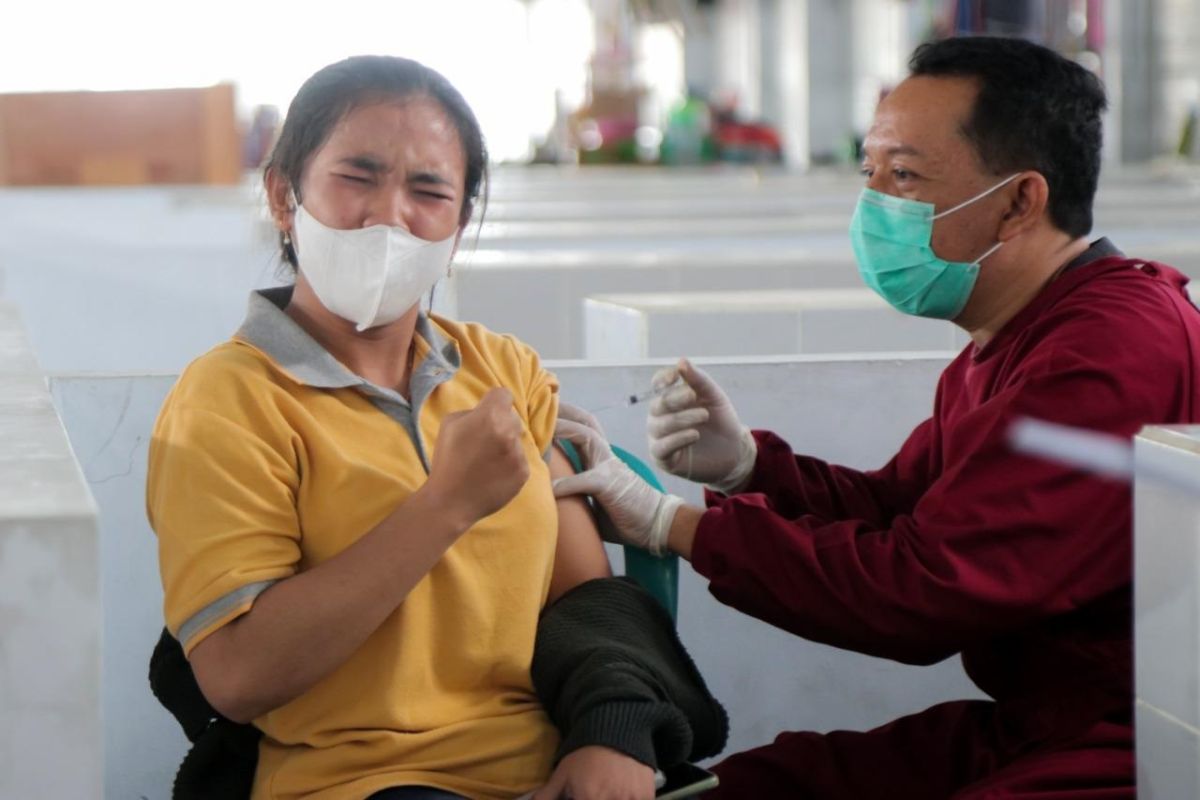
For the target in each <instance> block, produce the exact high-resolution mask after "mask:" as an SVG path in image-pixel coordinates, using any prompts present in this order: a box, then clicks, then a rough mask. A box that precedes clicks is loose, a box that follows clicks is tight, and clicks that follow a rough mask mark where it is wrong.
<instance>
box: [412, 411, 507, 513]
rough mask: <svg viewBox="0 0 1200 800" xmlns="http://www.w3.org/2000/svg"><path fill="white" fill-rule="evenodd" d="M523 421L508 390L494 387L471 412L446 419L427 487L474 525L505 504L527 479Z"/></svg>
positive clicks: (434, 455) (443, 421) (448, 416)
mask: <svg viewBox="0 0 1200 800" xmlns="http://www.w3.org/2000/svg"><path fill="white" fill-rule="evenodd" d="M523 431H524V426H523V425H522V423H521V418H520V417H519V416H518V415H517V412H516V410H515V409H514V408H513V396H512V393H511V392H510V391H508V389H492V390H491V391H490V392H488V393H487V394H486V395H484V397H483V399H482V400H480V401H479V405H477V406H475V408H473V409H471V410H470V411H460V412H458V413H455V414H449V415H447V416H446V418H445V419H443V420H442V427H441V431H440V432H439V433H438V440H437V449H436V451H435V452H434V454H433V464H432V465H431V466H430V471H429V481H428V484H429V488H430V489H433V490H435V491H436V492H437V493H438V495H439V496H441V497H445V498H446V502H448V503H450V504H452V505H453V506H454V507H455V508H456V510H457V511H458V512H459V513H460V514H461V518H462V519H463V520H464V521H465V523H466V524H467V525H468V526H469V525H473V524H474V523H475V522H477V521H479V520H480V519H483V518H484V517H486V516H488V515H489V514H494V513H496V512H497V511H499V510H500V509H502V508H504V506H506V505H507V504H508V502H509V501H510V500H512V499H513V498H514V497H516V495H517V492H519V491H521V487H522V486H524V485H525V481H527V480H529V461H528V459H527V458H526V455H525V449H524V448H523V447H522V445H521V434H522V432H523Z"/></svg>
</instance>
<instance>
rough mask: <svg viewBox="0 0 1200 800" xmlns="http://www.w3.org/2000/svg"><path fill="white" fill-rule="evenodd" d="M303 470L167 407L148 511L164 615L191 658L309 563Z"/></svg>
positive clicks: (221, 425)
mask: <svg viewBox="0 0 1200 800" xmlns="http://www.w3.org/2000/svg"><path fill="white" fill-rule="evenodd" d="M298 482H299V478H298V475H297V472H296V469H295V465H294V464H293V463H292V462H291V460H290V459H289V458H288V457H287V455H286V454H284V453H282V452H280V449H279V448H278V447H276V446H273V445H272V444H271V443H270V441H269V437H264V436H260V435H257V434H256V433H252V432H251V431H249V430H248V429H247V428H245V427H243V426H241V425H239V424H237V423H235V422H233V421H231V420H229V419H227V418H225V417H223V416H220V415H218V414H216V413H213V412H210V411H205V410H199V409H193V408H187V407H179V406H174V407H168V408H167V409H166V410H165V411H164V413H163V415H162V417H161V418H160V419H159V422H158V424H157V425H156V428H155V431H154V435H153V437H152V440H151V446H150V458H149V465H148V476H147V487H146V489H147V491H146V504H147V512H148V516H149V518H150V523H151V527H152V528H153V529H154V532H155V534H156V535H157V537H158V551H159V568H160V572H161V576H162V583H163V595H164V614H165V617H166V622H167V627H168V628H169V629H170V631H171V633H172V635H174V636H175V638H177V639H178V640H179V641H180V644H181V645H182V646H183V649H184V652H185V653H187V654H188V655H189V656H190V655H191V651H192V648H194V647H195V646H196V645H197V644H199V643H200V642H201V641H203V640H204V639H205V638H206V637H207V636H209V635H210V634H212V633H213V632H214V631H216V630H218V629H219V628H221V627H223V626H224V625H226V624H228V623H229V622H231V621H233V620H234V619H236V618H238V617H240V616H241V615H242V614H245V613H246V612H247V611H249V610H250V607H251V605H253V603H254V600H255V598H256V597H257V596H258V595H259V594H260V593H261V592H262V591H264V590H265V589H266V588H267V587H268V586H270V585H271V584H272V583H273V582H275V581H278V580H280V579H283V578H287V577H290V576H291V575H293V574H295V571H296V569H297V565H298V563H299V560H300V546H299V540H300V533H299V522H298V519H297V516H296V507H295V492H296V490H297V488H298Z"/></svg>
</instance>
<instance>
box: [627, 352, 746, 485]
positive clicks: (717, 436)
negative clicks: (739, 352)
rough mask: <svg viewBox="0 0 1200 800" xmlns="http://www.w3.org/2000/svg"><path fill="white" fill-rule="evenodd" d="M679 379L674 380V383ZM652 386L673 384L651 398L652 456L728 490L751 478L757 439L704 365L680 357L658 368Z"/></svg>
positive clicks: (676, 472) (678, 471)
mask: <svg viewBox="0 0 1200 800" xmlns="http://www.w3.org/2000/svg"><path fill="white" fill-rule="evenodd" d="M676 382H680V383H679V385H678V386H672V384H674V383H676ZM651 385H652V386H654V388H656V389H658V388H662V387H665V386H670V387H671V388H670V389H668V390H667V391H666V392H664V393H663V394H662V395H660V396H659V397H656V398H655V399H654V401H653V402H652V403H651V404H650V411H649V416H648V417H647V419H646V434H647V437H648V439H649V442H650V455H651V456H653V457H654V462H655V463H656V464H657V465H658V466H659V467H661V468H662V469H664V470H666V471H667V472H669V473H671V474H672V475H678V476H679V477H681V478H686V479H687V480H690V481H696V482H697V483H705V484H708V485H709V486H710V487H712V488H713V489H716V490H717V491H719V492H722V493H724V494H732V493H734V492H736V491H738V489H740V488H741V487H743V486H745V485H746V483H747V482H748V481H749V478H750V474H751V473H752V472H753V471H754V460H755V458H756V457H757V455H758V445H757V444H755V441H754V437H753V436H751V435H750V429H749V428H747V427H746V426H745V425H743V424H742V423H741V420H739V419H738V415H737V411H736V410H734V407H733V403H731V402H730V401H729V396H728V395H726V394H725V392H724V390H722V389H721V387H720V386H718V385H717V382H716V381H714V380H713V379H712V378H711V377H709V375H708V373H706V372H704V370H701V369H698V368H697V367H694V366H692V363H691V362H690V361H688V360H687V359H680V361H679V363H678V364H677V365H676V366H674V367H668V368H667V369H663V370H659V372H658V373H656V374H655V376H654V378H653V381H652V383H651Z"/></svg>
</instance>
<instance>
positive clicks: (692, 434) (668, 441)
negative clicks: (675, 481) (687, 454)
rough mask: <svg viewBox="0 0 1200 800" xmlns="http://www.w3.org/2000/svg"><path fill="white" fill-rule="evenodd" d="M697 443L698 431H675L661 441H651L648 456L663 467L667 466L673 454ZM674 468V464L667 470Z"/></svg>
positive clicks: (689, 429) (691, 429)
mask: <svg viewBox="0 0 1200 800" xmlns="http://www.w3.org/2000/svg"><path fill="white" fill-rule="evenodd" d="M698 441H700V431H698V430H696V429H695V428H688V429H687V430H682V431H676V432H675V433H672V434H669V435H667V436H664V437H662V438H661V439H651V440H650V455H651V456H653V457H654V459H655V460H656V461H659V462H660V463H661V464H662V465H663V466H667V465H668V462H670V461H671V456H672V455H673V454H675V453H678V452H679V451H681V450H683V449H684V448H686V447H690V446H692V445H694V444H695V443H696V442H698ZM674 466H675V465H674V464H670V466H669V467H668V468H673V467H674Z"/></svg>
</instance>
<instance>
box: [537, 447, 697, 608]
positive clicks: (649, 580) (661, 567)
mask: <svg viewBox="0 0 1200 800" xmlns="http://www.w3.org/2000/svg"><path fill="white" fill-rule="evenodd" d="M557 443H558V446H559V447H561V448H562V451H563V452H564V453H565V454H566V456H567V459H568V460H569V461H570V462H571V466H572V467H574V468H575V471H576V472H580V471H582V470H583V460H582V459H581V458H580V457H579V452H578V451H577V450H576V449H575V446H574V445H573V444H571V443H570V442H568V441H566V440H565V439H559V440H557ZM612 451H613V455H615V456H616V457H617V458H619V459H621V460H622V461H623V462H625V464H626V465H627V466H628V467H629V468H630V469H631V470H633V471H634V472H635V473H637V475H638V477H640V478H641V479H642V480H644V481H645V482H646V483H648V484H650V485H651V486H653V487H654V488H655V489H657V490H658V491H660V492H662V491H666V490H665V489H663V485H662V483H660V482H659V480H658V476H657V475H655V474H654V470H652V469H650V467H649V466H648V465H647V464H646V462H644V461H642V460H641V459H640V458H638V457H637V456H635V455H634V454H633V453H631V452H629V451H628V450H626V449H624V448H622V447H617V446H616V445H612ZM625 574H626V575H628V576H629V577H630V578H633V579H634V580H635V581H637V582H638V584H639V585H641V587H642V588H643V589H645V590H646V591H648V592H649V593H650V594H651V595H652V596H653V597H654V599H656V600H658V602H659V603H661V604H662V607H663V608H665V609H666V610H667V613H668V614H670V615H671V619H672V620H675V619H678V612H679V556H677V555H675V554H674V553H672V554H670V555H666V556H656V555H653V554H651V553H648V552H647V551H645V550H642V549H641V548H638V547H631V546H630V545H625Z"/></svg>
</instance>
